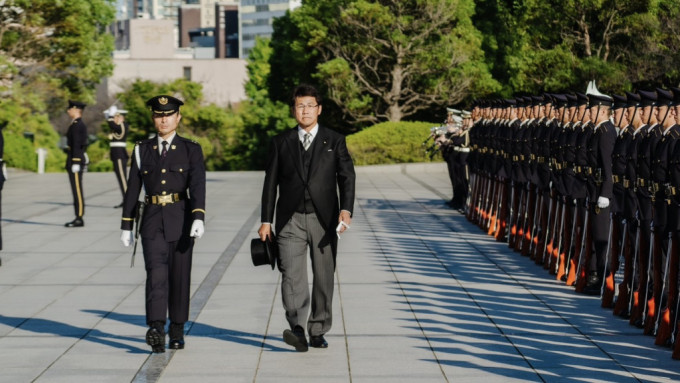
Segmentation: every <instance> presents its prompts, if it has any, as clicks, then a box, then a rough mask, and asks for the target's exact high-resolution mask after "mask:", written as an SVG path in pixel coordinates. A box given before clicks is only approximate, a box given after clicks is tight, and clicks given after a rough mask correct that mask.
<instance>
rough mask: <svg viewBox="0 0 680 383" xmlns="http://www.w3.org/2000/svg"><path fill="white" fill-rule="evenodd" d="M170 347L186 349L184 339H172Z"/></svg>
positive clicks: (172, 348)
mask: <svg viewBox="0 0 680 383" xmlns="http://www.w3.org/2000/svg"><path fill="white" fill-rule="evenodd" d="M168 348H169V349H171V350H184V339H170V342H169V343H168Z"/></svg>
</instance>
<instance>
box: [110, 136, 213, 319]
mask: <svg viewBox="0 0 680 383" xmlns="http://www.w3.org/2000/svg"><path fill="white" fill-rule="evenodd" d="M137 146H138V147H139V151H140V158H141V161H140V162H141V169H140V168H139V165H138V164H137V158H136V156H135V157H134V158H133V162H132V167H131V169H130V177H129V179H128V189H127V192H126V194H125V200H124V203H123V221H122V224H121V229H122V230H131V229H132V222H133V220H134V217H135V215H136V211H135V207H136V206H137V198H138V196H139V193H140V190H141V188H142V184H143V186H144V189H145V191H146V193H147V205H146V208H145V209H144V215H143V217H142V222H141V228H140V235H141V237H142V241H141V242H142V248H143V251H144V263H145V268H146V275H147V279H146V321H147V323H148V324H149V325H151V324H152V323H153V322H162V323H165V322H166V318H167V317H169V318H170V321H171V322H173V323H178V324H180V323H185V322H186V321H187V320H188V316H189V290H190V282H191V280H190V277H191V260H192V251H193V245H194V238H191V237H190V230H191V225H192V222H193V220H196V219H200V220H204V219H205V164H204V160H203V152H202V151H201V147H200V146H199V145H198V144H197V143H195V142H193V141H191V140H188V139H185V138H183V137H180V136H178V135H176V136H175V138H174V139H173V141H172V142H171V148H170V149H169V150H168V155H167V157H166V158H165V159H161V158H160V155H159V154H158V146H157V141H156V138H153V139H150V140H145V141H141V142H139V143H138V144H137ZM187 190H188V193H187ZM168 195H175V196H178V197H177V199H178V200H177V201H175V202H173V203H153V202H154V201H152V200H153V198H149V197H148V196H168ZM189 197H190V198H189ZM149 201H151V202H152V203H149ZM156 202H158V201H156Z"/></svg>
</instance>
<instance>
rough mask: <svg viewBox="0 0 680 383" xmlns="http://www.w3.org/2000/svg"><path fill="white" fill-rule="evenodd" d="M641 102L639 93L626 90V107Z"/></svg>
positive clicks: (637, 104) (638, 104)
mask: <svg viewBox="0 0 680 383" xmlns="http://www.w3.org/2000/svg"><path fill="white" fill-rule="evenodd" d="M641 102H642V98H641V97H640V95H639V94H637V93H632V92H626V106H627V107H629V108H630V107H633V106H635V107H637V106H640V103H641Z"/></svg>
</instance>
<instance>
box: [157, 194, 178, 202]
mask: <svg viewBox="0 0 680 383" xmlns="http://www.w3.org/2000/svg"><path fill="white" fill-rule="evenodd" d="M157 200H158V203H159V204H160V203H173V202H175V201H174V200H173V198H172V194H166V195H159V196H157Z"/></svg>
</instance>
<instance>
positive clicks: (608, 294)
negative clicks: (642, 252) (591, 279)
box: [602, 218, 630, 315]
mask: <svg viewBox="0 0 680 383" xmlns="http://www.w3.org/2000/svg"><path fill="white" fill-rule="evenodd" d="M622 223H623V234H622V237H621V248H620V249H619V267H618V268H617V269H616V270H611V273H612V287H611V289H610V288H609V285H607V290H606V291H605V292H604V294H603V295H602V305H603V306H604V305H605V304H608V303H609V301H610V300H611V301H613V300H614V293H615V290H616V278H615V277H616V273H617V272H618V270H619V269H621V265H623V270H624V275H623V279H624V281H622V282H621V284H620V285H619V297H618V298H617V302H618V301H619V300H621V301H622V302H623V300H624V299H626V300H627V299H628V295H627V294H629V293H630V291H625V292H624V291H623V288H622V287H623V286H625V280H626V277H627V275H626V272H625V271H626V268H628V267H630V266H629V265H628V264H627V262H626V256H625V254H626V241H627V240H628V220H626V219H625V218H624V219H623V222H622ZM617 306H618V305H617ZM606 307H609V306H606ZM617 311H618V310H617V309H616V306H615V307H614V314H615V315H616V313H617Z"/></svg>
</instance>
